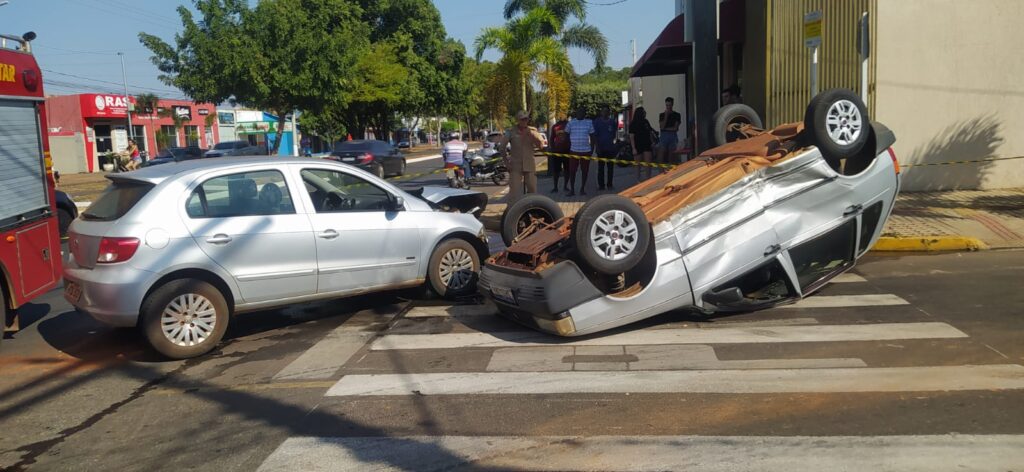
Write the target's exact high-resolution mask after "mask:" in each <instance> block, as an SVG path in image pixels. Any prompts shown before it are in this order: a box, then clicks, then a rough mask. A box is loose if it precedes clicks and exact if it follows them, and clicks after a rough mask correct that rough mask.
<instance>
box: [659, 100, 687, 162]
mask: <svg viewBox="0 0 1024 472" xmlns="http://www.w3.org/2000/svg"><path fill="white" fill-rule="evenodd" d="M674 104H675V100H674V99H673V98H672V97H668V98H666V99H665V111H664V112H663V113H659V114H658V127H659V128H660V131H661V134H660V135H659V137H658V149H657V151H656V152H657V153H658V159H657V161H658V162H659V163H661V164H674V163H675V162H668V159H669V156H671V155H672V152H673V151H675V150H676V147H677V146H678V145H679V134H678V133H679V125H680V124H681V123H682V121H683V117H682V116H681V115H680V114H679V112H675V111H672V106H673V105H674Z"/></svg>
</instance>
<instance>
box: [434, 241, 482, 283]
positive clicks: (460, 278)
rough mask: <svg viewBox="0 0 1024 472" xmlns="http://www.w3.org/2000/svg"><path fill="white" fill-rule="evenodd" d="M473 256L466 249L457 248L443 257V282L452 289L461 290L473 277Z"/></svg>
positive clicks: (440, 269)
mask: <svg viewBox="0 0 1024 472" xmlns="http://www.w3.org/2000/svg"><path fill="white" fill-rule="evenodd" d="M473 269H474V267H473V257H472V256H470V255H469V253H468V252H466V251H465V250H464V249H460V248H456V249H452V250H451V251H448V252H447V253H445V255H444V256H442V257H441V262H440V267H439V270H438V272H439V274H440V276H441V282H442V283H443V284H444V285H445V287H448V288H449V289H450V290H460V289H462V288H464V287H466V286H467V285H468V284H469V282H470V281H471V280H472V279H473V273H474V271H473Z"/></svg>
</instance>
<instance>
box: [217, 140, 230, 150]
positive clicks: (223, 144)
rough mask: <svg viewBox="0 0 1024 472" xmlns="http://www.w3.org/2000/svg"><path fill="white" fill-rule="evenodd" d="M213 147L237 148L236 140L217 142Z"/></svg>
mask: <svg viewBox="0 0 1024 472" xmlns="http://www.w3.org/2000/svg"><path fill="white" fill-rule="evenodd" d="M213 148H214V149H234V148H235V142H234V141H228V142H224V143H217V144H216V145H215V146H213Z"/></svg>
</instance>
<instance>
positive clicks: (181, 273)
mask: <svg viewBox="0 0 1024 472" xmlns="http://www.w3.org/2000/svg"><path fill="white" fill-rule="evenodd" d="M185 279H195V280H201V281H203V282H206V283H208V284H210V285H213V286H214V287H215V288H216V289H217V290H218V291H219V292H220V293H221V295H223V296H224V300H225V301H226V302H227V304H228V313H229V314H234V312H235V301H236V300H235V293H234V291H233V290H232V289H231V287H230V286H229V285H228V283H227V282H225V281H224V279H223V278H222V277H221V276H219V275H217V274H216V273H214V272H211V271H209V270H206V269H197V268H189V269H178V270H174V271H172V272H169V273H167V274H166V275H163V276H161V277H160V278H159V279H157V280H156V282H153V283H152V284H151V285H150V286H149V289H148V290H146V294H145V295H143V297H142V300H141V302H140V304H139V311H140V313H141V311H142V305H143V304H145V303H146V299H148V298H149V296H150V295H151V294H152V293H153V292H155V291H156V290H157V289H159V288H160V287H162V286H164V285H167V284H168V283H170V282H173V281H175V280H185ZM140 319H141V317H140Z"/></svg>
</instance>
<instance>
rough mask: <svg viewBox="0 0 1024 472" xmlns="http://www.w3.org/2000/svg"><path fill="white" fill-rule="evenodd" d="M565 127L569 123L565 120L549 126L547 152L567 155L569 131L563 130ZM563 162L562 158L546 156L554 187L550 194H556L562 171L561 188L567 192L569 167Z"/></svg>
mask: <svg viewBox="0 0 1024 472" xmlns="http://www.w3.org/2000/svg"><path fill="white" fill-rule="evenodd" d="M566 126H569V121H568V120H566V119H561V120H558V122H557V123H555V124H554V125H552V126H551V130H550V132H551V134H550V136H548V148H549V149H548V150H549V151H551V152H553V153H556V154H569V147H570V146H569V131H568V130H566V129H565V127H566ZM565 161H566V158H565V157H562V156H548V174H550V175H551V176H552V177H553V179H552V182H553V183H554V185H555V186H554V188H552V189H551V193H558V179H559V178H560V177H561V176H562V173H563V172H562V171H565V184H564V185H563V186H564V187H565V189H566V190H569V168H568V167H569V166H568V163H567V162H565Z"/></svg>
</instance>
